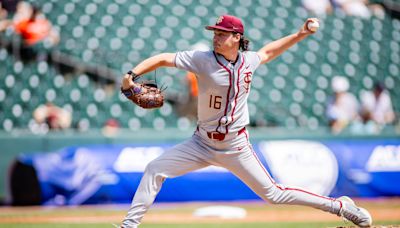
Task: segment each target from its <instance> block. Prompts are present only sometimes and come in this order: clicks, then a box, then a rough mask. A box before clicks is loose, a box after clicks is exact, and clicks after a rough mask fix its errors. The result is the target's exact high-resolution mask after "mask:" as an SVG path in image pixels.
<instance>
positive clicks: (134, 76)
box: [126, 70, 139, 81]
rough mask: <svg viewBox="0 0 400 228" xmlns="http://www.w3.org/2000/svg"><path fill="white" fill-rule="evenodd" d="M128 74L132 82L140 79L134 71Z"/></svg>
mask: <svg viewBox="0 0 400 228" xmlns="http://www.w3.org/2000/svg"><path fill="white" fill-rule="evenodd" d="M126 74H128V75H131V76H132V80H133V81H135V80H136V78H138V77H139V75H137V74H135V73H133V71H131V70H130V71H128V72H126Z"/></svg>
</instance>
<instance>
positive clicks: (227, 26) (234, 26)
mask: <svg viewBox="0 0 400 228" xmlns="http://www.w3.org/2000/svg"><path fill="white" fill-rule="evenodd" d="M206 29H207V30H214V29H219V30H222V31H227V32H237V33H240V34H243V33H244V27H243V23H242V20H240V19H239V18H237V17H235V16H232V15H228V14H225V15H222V16H219V17H218V19H217V22H216V23H215V25H209V26H206Z"/></svg>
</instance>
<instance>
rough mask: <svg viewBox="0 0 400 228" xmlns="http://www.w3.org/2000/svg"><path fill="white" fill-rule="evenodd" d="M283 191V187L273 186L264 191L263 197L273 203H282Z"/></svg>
mask: <svg viewBox="0 0 400 228" xmlns="http://www.w3.org/2000/svg"><path fill="white" fill-rule="evenodd" d="M283 191H284V190H283V189H281V188H278V187H277V186H273V187H271V188H268V189H267V192H264V194H263V195H262V198H263V199H264V200H265V201H267V202H269V203H271V204H282V203H283V201H282V194H283Z"/></svg>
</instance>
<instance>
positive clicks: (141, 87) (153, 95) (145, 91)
mask: <svg viewBox="0 0 400 228" xmlns="http://www.w3.org/2000/svg"><path fill="white" fill-rule="evenodd" d="M121 92H122V93H123V94H124V95H125V96H126V97H127V98H128V99H129V100H131V101H132V102H133V103H135V104H137V105H139V106H140V107H142V108H145V109H152V108H160V107H162V106H163V104H164V95H163V94H162V90H161V89H159V88H158V86H157V84H155V83H151V82H136V81H135V80H133V84H132V85H131V87H129V88H128V89H122V87H121Z"/></svg>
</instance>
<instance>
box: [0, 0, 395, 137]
mask: <svg viewBox="0 0 400 228" xmlns="http://www.w3.org/2000/svg"><path fill="white" fill-rule="evenodd" d="M399 5H400V3H399V1H387V0H374V1H369V2H368V1H354V0H352V1H347V0H330V1H329V0H326V1H322V0H320V1H313V0H303V1H290V0H253V1H251V0H214V1H213V0H201V1H193V0H177V1H173V0H137V1H129V0H70V1H62V0H35V1H16V0H1V6H2V7H1V11H0V31H1V32H0V107H1V112H0V129H1V130H3V131H6V132H12V131H16V130H17V131H18V130H23V131H30V132H33V133H35V134H44V133H47V132H49V131H53V130H54V131H62V130H65V129H76V130H78V131H83V132H84V131H89V130H92V129H105V130H107V132H111V133H112V132H113V131H114V130H115V129H122V128H123V129H130V130H133V131H137V130H140V129H156V130H163V129H166V128H172V129H174V128H175V129H179V130H188V129H192V128H194V126H195V125H196V118H195V115H196V114H195V108H194V107H196V105H195V104H196V96H197V90H196V81H195V80H193V78H192V77H190V74H188V72H184V71H181V70H177V69H174V68H165V69H159V70H157V71H156V72H153V73H150V74H148V75H145V76H144V77H143V78H145V79H146V80H156V81H157V83H158V84H160V85H163V86H165V87H167V90H166V91H165V93H166V98H167V102H166V104H165V105H164V106H163V107H162V108H160V109H158V110H150V111H149V110H144V109H142V108H140V107H138V106H135V105H132V104H131V102H130V101H129V100H127V99H126V98H125V97H123V96H122V95H121V93H120V90H119V86H120V79H121V76H122V75H123V74H124V73H125V72H127V71H128V70H130V69H131V68H132V67H134V66H135V65H136V64H138V63H139V62H140V61H141V60H143V59H145V58H147V57H149V56H151V55H154V54H157V53H162V52H177V51H182V50H190V49H197V48H199V47H200V48H204V49H207V48H211V45H212V43H211V40H212V36H213V33H212V32H209V31H207V30H205V29H204V26H205V25H208V24H215V21H216V18H217V17H218V16H219V15H221V14H232V15H235V16H238V17H240V18H242V20H243V22H244V24H245V36H246V37H248V38H249V39H250V41H251V46H250V47H251V48H250V49H251V50H254V51H257V50H258V49H259V48H261V47H262V46H263V45H265V44H266V43H268V42H271V41H273V40H276V39H279V38H280V37H282V36H285V35H288V34H290V33H293V32H296V31H297V30H298V29H299V28H300V26H301V25H302V24H303V23H304V20H305V19H306V18H308V17H318V18H319V19H320V23H321V27H320V30H319V31H318V32H317V33H316V34H314V35H313V36H310V37H309V38H307V39H306V40H304V41H302V42H301V43H299V44H297V45H295V46H294V47H292V48H291V49H289V50H288V51H287V52H285V53H284V54H283V55H282V56H281V57H279V58H278V59H276V60H274V61H272V62H271V63H269V64H267V65H262V66H260V67H259V68H258V70H257V71H256V73H255V75H254V76H253V78H252V89H251V93H250V97H249V113H250V119H251V123H250V125H251V126H253V127H259V128H261V127H269V128H281V129H286V130H288V131H290V130H292V129H304V130H306V131H321V129H322V130H323V131H326V132H332V133H334V134H338V133H343V132H349V133H352V134H365V133H366V134H379V133H383V132H389V133H391V134H392V133H395V134H398V133H399V132H400V126H399V125H400V124H399V118H398V117H399V113H400V90H399V89H398V88H399V86H400V69H399V67H400V20H399ZM110 129H111V130H110ZM113 129H114V130H113Z"/></svg>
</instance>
